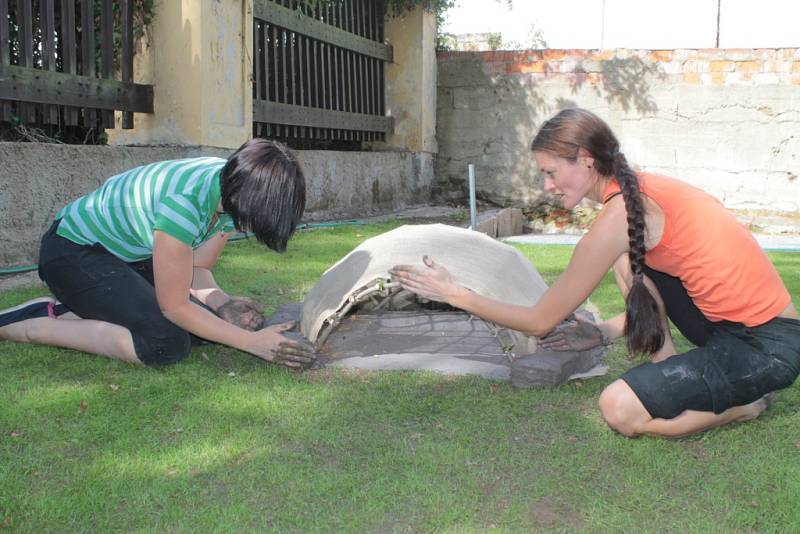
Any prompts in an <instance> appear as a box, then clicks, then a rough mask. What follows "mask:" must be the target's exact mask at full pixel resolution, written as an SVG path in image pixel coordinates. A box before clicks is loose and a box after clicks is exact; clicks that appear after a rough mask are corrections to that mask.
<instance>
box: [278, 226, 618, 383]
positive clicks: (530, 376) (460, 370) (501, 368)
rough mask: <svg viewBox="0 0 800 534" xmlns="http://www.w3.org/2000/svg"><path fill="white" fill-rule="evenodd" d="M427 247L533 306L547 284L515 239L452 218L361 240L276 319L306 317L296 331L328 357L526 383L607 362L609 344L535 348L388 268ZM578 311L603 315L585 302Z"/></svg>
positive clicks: (486, 286)
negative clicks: (434, 298) (405, 285)
mask: <svg viewBox="0 0 800 534" xmlns="http://www.w3.org/2000/svg"><path fill="white" fill-rule="evenodd" d="M425 255H427V256H429V257H430V258H432V259H433V260H434V261H435V262H437V263H439V264H441V265H443V266H445V267H446V268H447V269H448V270H449V271H450V272H451V273H452V274H453V276H454V277H455V278H456V279H457V280H458V281H459V282H460V283H461V284H462V285H464V286H465V287H466V288H468V289H470V290H472V291H475V292H477V293H480V294H482V295H485V296H489V297H491V298H494V299H497V300H499V301H503V302H509V303H512V304H518V305H523V306H532V305H533V304H535V303H536V302H537V301H538V299H539V298H540V297H541V295H542V294H543V293H544V292H545V291H546V290H547V284H545V282H544V280H542V277H541V276H540V275H539V273H538V271H537V270H536V269H535V268H534V266H533V265H531V263H530V262H529V261H528V260H527V259H526V258H525V257H524V256H523V255H522V254H521V253H520V252H519V251H518V250H517V249H515V248H513V247H511V246H509V245H506V244H503V243H500V242H498V241H496V240H494V239H492V238H490V237H488V236H486V235H484V234H482V233H479V232H474V231H471V230H465V229H462V228H456V227H452V226H446V225H441V224H432V225H406V226H402V227H400V228H397V229H395V230H392V231H390V232H387V233H385V234H382V235H379V236H377V237H374V238H372V239H368V240H367V241H365V242H364V243H362V244H361V245H359V246H358V247H357V248H356V249H354V250H353V251H352V252H350V253H349V254H348V255H346V256H345V257H344V258H342V259H341V260H340V261H339V262H337V263H336V264H335V265H334V266H332V267H331V268H330V269H328V270H327V271H326V272H325V273H324V274H323V275H322V277H321V278H320V279H319V281H318V282H317V284H316V285H315V286H314V287H313V288H312V289H311V291H310V292H309V293H308V295H307V296H306V298H305V300H304V301H303V302H302V303H301V304H293V305H292V304H290V305H285V306H282V307H281V308H279V309H278V310H277V311H276V313H275V314H274V315H273V316H272V317H271V318H270V321H269V322H270V323H277V322H280V321H285V320H287V319H298V320H299V325H300V332H299V333H295V335H302V337H304V338H305V339H306V340H308V341H309V342H311V343H313V344H314V345H315V347H316V348H317V350H318V352H319V361H320V365H321V366H324V367H336V368H350V369H368V370H397V369H420V370H429V371H436V372H441V373H447V374H457V375H479V376H482V377H486V378H491V379H494V380H511V382H512V384H513V385H515V386H519V387H527V386H555V385H558V384H561V383H563V382H565V381H567V380H570V379H573V378H584V377H587V376H597V375H601V374H605V372H606V371H607V366H606V365H605V363H604V361H605V356H606V353H607V348H606V347H596V348H593V349H590V350H587V351H582V352H555V351H545V350H537V340H536V338H533V337H529V336H527V335H525V334H523V333H522V332H518V331H515V330H510V329H506V328H502V327H499V326H497V325H494V324H492V323H488V322H486V321H483V320H482V319H480V318H478V317H475V316H472V315H470V314H468V313H465V312H463V311H461V310H457V309H454V308H451V307H449V306H447V305H443V304H441V303H436V302H430V301H426V300H424V299H420V298H419V297H417V296H416V295H413V294H411V293H409V292H407V291H405V290H403V289H402V288H401V287H400V286H399V284H397V283H396V282H395V281H393V280H392V278H391V276H390V275H389V274H388V273H389V269H391V268H392V267H393V266H395V265H399V264H405V265H418V266H420V267H421V266H422V257H423V256H425ZM577 313H579V314H584V315H585V316H586V317H587V318H594V319H596V318H595V317H593V315H592V314H591V313H590V312H588V311H586V310H579V311H578V312H577Z"/></svg>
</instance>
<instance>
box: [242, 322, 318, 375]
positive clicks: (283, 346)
mask: <svg viewBox="0 0 800 534" xmlns="http://www.w3.org/2000/svg"><path fill="white" fill-rule="evenodd" d="M294 324H295V322H294V321H289V322H288V323H283V324H279V325H275V326H268V327H267V328H263V329H261V330H259V331H257V332H253V333H251V334H250V336H249V338H248V341H247V343H246V345H245V346H244V347H243V350H245V351H246V352H249V353H250V354H253V355H254V356H258V357H259V358H261V359H262V360H265V361H268V362H272V363H276V364H279V365H283V366H285V367H290V368H293V369H307V368H309V367H311V366H312V365H313V364H314V362H316V361H317V353H316V352H315V351H314V347H313V346H311V345H310V344H308V343H304V342H302V341H295V340H292V339H289V338H287V337H286V336H284V335H282V333H283V332H286V331H287V330H291V329H292V328H294Z"/></svg>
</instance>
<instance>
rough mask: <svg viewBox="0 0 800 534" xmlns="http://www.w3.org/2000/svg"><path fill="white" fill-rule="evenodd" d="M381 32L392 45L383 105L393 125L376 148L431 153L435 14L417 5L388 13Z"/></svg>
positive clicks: (433, 146) (435, 149) (434, 147)
mask: <svg viewBox="0 0 800 534" xmlns="http://www.w3.org/2000/svg"><path fill="white" fill-rule="evenodd" d="M384 35H385V38H386V42H387V43H389V44H391V45H392V46H393V47H394V62H393V63H391V64H389V65H388V66H387V69H386V107H387V112H388V113H389V115H391V116H392V117H394V119H395V125H394V133H393V134H391V135H388V136H387V138H386V143H381V144H380V145H379V146H376V148H378V149H388V150H408V151H411V152H427V153H429V154H435V153H436V152H438V146H437V144H436V15H434V14H433V13H430V12H428V11H425V10H424V9H423V8H421V7H417V8H416V9H414V10H412V11H407V12H405V13H403V14H402V15H394V16H393V15H392V14H391V13H390V14H389V15H387V19H386V29H385V34H384Z"/></svg>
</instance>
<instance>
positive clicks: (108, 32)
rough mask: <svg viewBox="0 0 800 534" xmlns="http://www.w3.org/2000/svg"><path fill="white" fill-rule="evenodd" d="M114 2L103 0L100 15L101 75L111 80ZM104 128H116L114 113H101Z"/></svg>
mask: <svg viewBox="0 0 800 534" xmlns="http://www.w3.org/2000/svg"><path fill="white" fill-rule="evenodd" d="M112 1H113V0H103V4H102V11H101V13H100V73H101V76H102V77H103V78H104V79H106V80H110V79H112V77H113V72H114V6H113V3H112ZM101 117H102V119H103V128H114V126H115V124H114V111H112V110H104V111H103V112H102V113H101Z"/></svg>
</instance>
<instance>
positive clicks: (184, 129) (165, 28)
mask: <svg viewBox="0 0 800 534" xmlns="http://www.w3.org/2000/svg"><path fill="white" fill-rule="evenodd" d="M155 7H156V11H155V13H154V15H153V22H152V24H151V27H150V29H149V32H148V34H147V35H146V36H145V37H146V38H145V39H144V40H143V42H142V43H140V45H139V49H138V50H137V51H136V55H135V56H134V62H135V63H134V69H133V72H134V75H135V77H136V79H135V80H134V81H136V82H138V83H146V84H153V101H154V108H155V109H154V111H155V113H153V114H152V115H151V114H136V115H135V116H134V125H133V126H134V128H133V129H131V130H124V131H120V130H113V131H111V130H109V131H108V134H109V143H111V144H118V145H136V144H180V145H196V146H208V147H220V148H237V147H238V146H239V145H241V144H242V143H243V142H244V141H245V140H246V139H248V138H249V137H251V135H252V128H253V126H252V121H253V119H252V105H253V104H252V102H253V100H252V93H253V76H252V73H251V71H252V65H251V63H252V47H253V21H252V14H253V0H243V1H241V2H211V1H209V0H183V1H182V2H173V1H164V2H156V3H155Z"/></svg>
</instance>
